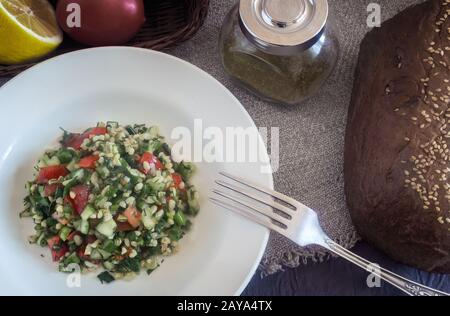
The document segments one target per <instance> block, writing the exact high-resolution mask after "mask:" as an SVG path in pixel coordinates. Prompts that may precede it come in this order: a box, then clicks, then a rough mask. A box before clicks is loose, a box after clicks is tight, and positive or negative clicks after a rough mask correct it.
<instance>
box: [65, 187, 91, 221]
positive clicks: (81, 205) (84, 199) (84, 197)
mask: <svg viewBox="0 0 450 316" xmlns="http://www.w3.org/2000/svg"><path fill="white" fill-rule="evenodd" d="M70 192H73V193H75V197H74V198H71V197H70V194H69V196H68V198H69V199H68V200H69V201H70V203H71V204H72V206H73V208H74V210H75V211H76V212H77V213H78V215H80V214H81V213H83V211H84V209H85V208H86V205H87V204H88V199H89V187H88V186H86V185H82V184H80V185H77V186H74V187H73V188H72V189H70Z"/></svg>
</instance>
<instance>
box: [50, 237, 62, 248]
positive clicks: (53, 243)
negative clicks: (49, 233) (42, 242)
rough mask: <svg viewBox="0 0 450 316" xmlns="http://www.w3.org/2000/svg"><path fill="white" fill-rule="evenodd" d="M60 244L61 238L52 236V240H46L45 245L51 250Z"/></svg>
mask: <svg viewBox="0 0 450 316" xmlns="http://www.w3.org/2000/svg"><path fill="white" fill-rule="evenodd" d="M60 242H61V238H59V236H54V237H52V238H49V239H47V244H48V247H49V248H50V249H53V247H54V246H57V245H59V243H60Z"/></svg>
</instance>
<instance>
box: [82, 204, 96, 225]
mask: <svg viewBox="0 0 450 316" xmlns="http://www.w3.org/2000/svg"><path fill="white" fill-rule="evenodd" d="M94 214H95V208H94V207H93V206H92V205H91V204H88V205H87V206H86V208H85V209H84V211H83V213H81V219H82V220H84V221H87V220H88V219H89V218H91V216H92V215H94Z"/></svg>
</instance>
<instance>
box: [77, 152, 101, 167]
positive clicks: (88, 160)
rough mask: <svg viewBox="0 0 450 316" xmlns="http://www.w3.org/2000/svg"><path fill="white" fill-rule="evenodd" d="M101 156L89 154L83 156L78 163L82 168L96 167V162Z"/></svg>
mask: <svg viewBox="0 0 450 316" xmlns="http://www.w3.org/2000/svg"><path fill="white" fill-rule="evenodd" d="M99 158H100V157H99V156H97V155H92V156H87V157H84V158H81V159H80V161H79V162H78V165H79V166H80V168H85V169H95V163H96V162H97V160H98V159H99Z"/></svg>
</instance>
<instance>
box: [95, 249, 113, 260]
mask: <svg viewBox="0 0 450 316" xmlns="http://www.w3.org/2000/svg"><path fill="white" fill-rule="evenodd" d="M97 251H98V252H99V253H100V255H101V256H102V259H108V258H109V257H111V253H110V252H108V251H105V250H103V249H100V248H97Z"/></svg>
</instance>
